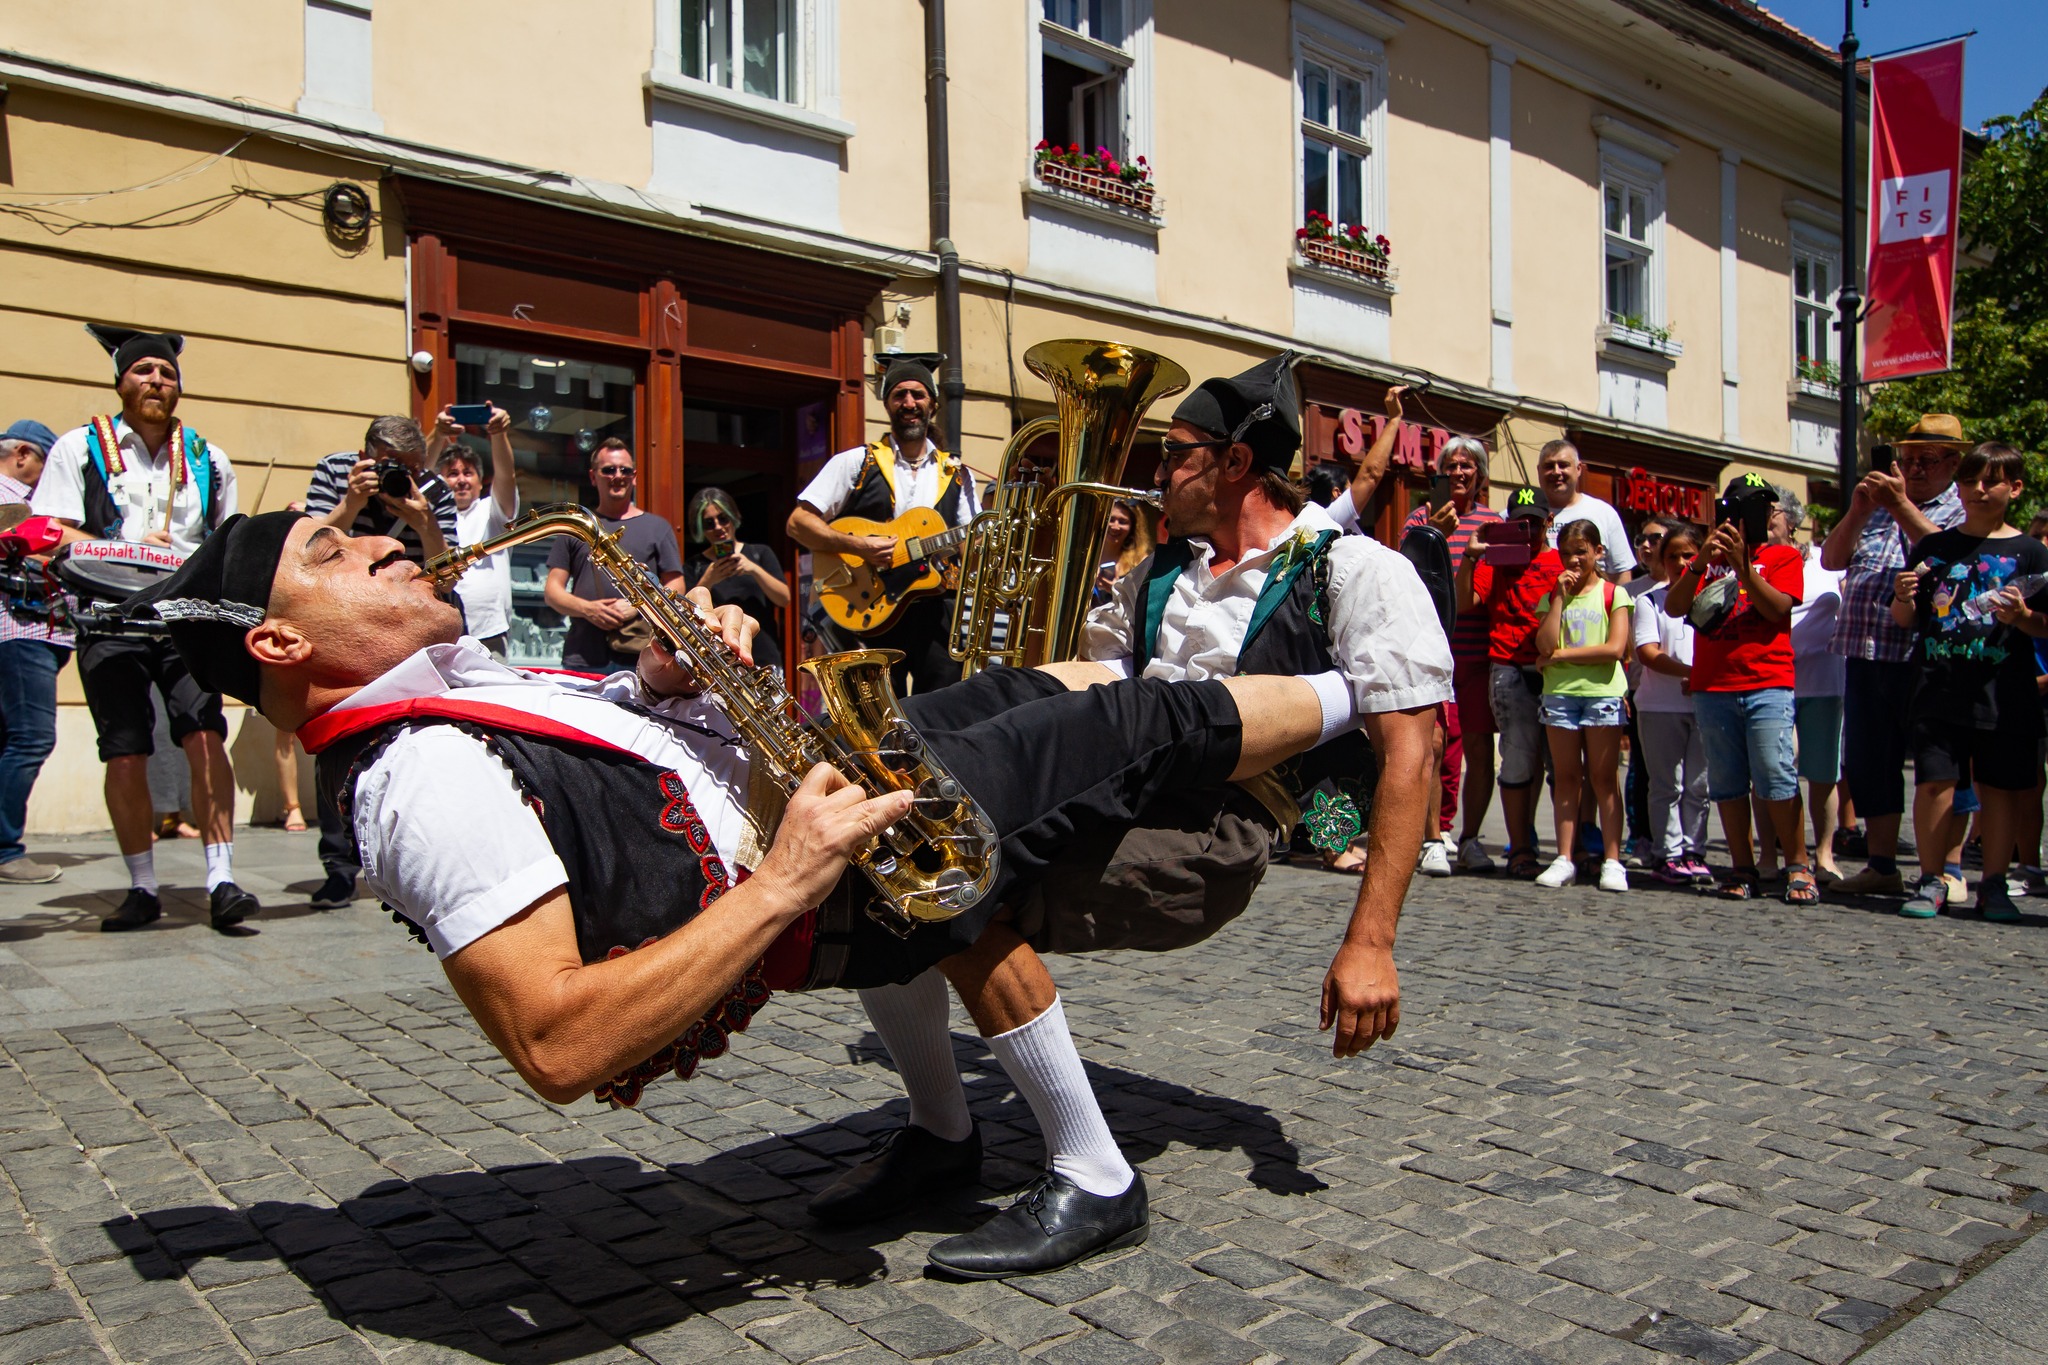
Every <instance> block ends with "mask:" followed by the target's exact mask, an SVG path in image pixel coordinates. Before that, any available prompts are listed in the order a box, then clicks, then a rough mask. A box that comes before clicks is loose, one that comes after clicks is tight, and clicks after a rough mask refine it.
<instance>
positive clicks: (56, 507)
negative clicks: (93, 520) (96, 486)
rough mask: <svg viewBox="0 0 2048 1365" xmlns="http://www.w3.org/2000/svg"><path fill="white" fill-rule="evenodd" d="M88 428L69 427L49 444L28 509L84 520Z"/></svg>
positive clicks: (77, 520)
mask: <svg viewBox="0 0 2048 1365" xmlns="http://www.w3.org/2000/svg"><path fill="white" fill-rule="evenodd" d="M87 458H89V457H88V456H87V455H86V453H85V428H84V427H79V428H77V429H76V430H73V431H67V432H65V433H64V434H63V435H62V436H59V437H58V438H57V444H55V445H53V446H51V447H50V454H49V458H48V459H46V460H45V461H44V462H43V477H42V478H41V479H40V480H39V481H38V482H37V483H36V491H35V493H34V495H33V496H32V497H30V498H29V504H28V505H29V510H30V511H31V512H33V513H34V514H35V515H36V516H39V517H57V518H59V519H61V520H64V521H69V522H73V523H76V524H77V525H80V526H82V525H84V524H85V462H86V460H87Z"/></svg>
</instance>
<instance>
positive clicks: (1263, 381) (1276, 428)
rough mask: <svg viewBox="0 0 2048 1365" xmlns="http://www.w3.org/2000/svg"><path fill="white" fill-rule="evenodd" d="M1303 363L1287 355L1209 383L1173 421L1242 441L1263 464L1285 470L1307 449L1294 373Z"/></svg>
mask: <svg viewBox="0 0 2048 1365" xmlns="http://www.w3.org/2000/svg"><path fill="white" fill-rule="evenodd" d="M1300 358H1301V357H1300V356H1299V355H1298V354H1296V353H1295V352H1293V351H1282V352H1281V353H1280V354H1279V355H1276V356H1274V357H1273V358H1272V359H1271V360H1267V361H1262V362H1260V363H1259V364H1257V365H1254V366H1252V367H1251V368H1250V369H1249V370H1246V371H1245V372H1244V373H1243V374H1240V375H1233V376H1232V377H1231V378H1229V379H1209V380H1204V381H1203V382H1202V384H1201V385H1200V386H1198V387H1197V388H1196V389H1195V390H1194V392H1192V393H1190V394H1189V395H1188V396H1187V397H1186V398H1183V399H1181V400H1180V406H1179V407H1177V408H1175V409H1174V410H1173V420H1174V421H1176V422H1186V423H1188V424H1189V425H1190V426H1196V427H1200V428H1201V429H1202V430H1203V431H1206V432H1209V433H1210V434H1211V435H1214V436H1219V437H1224V436H1227V437H1229V438H1230V440H1231V441H1232V442H1237V441H1242V442H1244V443H1245V444H1246V445H1248V446H1250V447H1251V448H1252V456H1253V458H1254V459H1256V460H1257V461H1258V463H1260V464H1261V465H1264V466H1267V467H1269V468H1284V467H1285V466H1286V465H1287V464H1289V463H1290V462H1291V461H1292V460H1293V459H1294V452H1295V451H1297V450H1299V449H1300V448H1301V403H1300V400H1299V398H1298V397H1297V396H1296V394H1295V391H1294V373H1293V371H1294V362H1295V361H1296V360H1299V359H1300Z"/></svg>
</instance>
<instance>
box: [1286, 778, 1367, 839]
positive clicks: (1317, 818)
mask: <svg viewBox="0 0 2048 1365" xmlns="http://www.w3.org/2000/svg"><path fill="white" fill-rule="evenodd" d="M1301 823H1302V824H1304V825H1306V826H1308V841H1309V842H1310V843H1312V844H1314V845H1315V846H1316V847H1317V848H1320V849H1323V850H1324V851H1326V852H1329V853H1335V852H1337V851H1338V850H1340V849H1342V848H1344V847H1346V846H1347V845H1349V844H1350V842H1351V841H1352V840H1353V839H1356V838H1357V837H1358V831H1359V830H1361V829H1363V828H1364V827H1365V822H1364V821H1363V820H1361V819H1360V818H1359V815H1358V803H1357V802H1355V801H1353V800H1352V799H1351V797H1350V796H1349V795H1347V794H1345V793H1343V792H1339V793H1338V794H1337V795H1335V796H1332V795H1330V793H1328V792H1317V793H1316V796H1315V800H1314V801H1312V802H1310V803H1309V808H1308V809H1307V810H1305V811H1303V812H1302V816H1301Z"/></svg>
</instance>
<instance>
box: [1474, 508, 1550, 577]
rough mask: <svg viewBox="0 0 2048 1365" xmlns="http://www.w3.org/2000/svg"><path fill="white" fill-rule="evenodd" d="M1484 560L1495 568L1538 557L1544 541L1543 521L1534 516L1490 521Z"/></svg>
mask: <svg viewBox="0 0 2048 1365" xmlns="http://www.w3.org/2000/svg"><path fill="white" fill-rule="evenodd" d="M1484 530H1485V532H1486V554H1485V557H1484V561H1483V562H1485V563H1487V564H1491V565H1493V566H1494V567H1495V568H1514V567H1516V566H1517V565H1522V564H1527V563H1528V562H1529V561H1530V560H1532V559H1534V558H1536V547H1537V546H1538V545H1540V544H1542V542H1543V523H1542V522H1540V521H1538V520H1536V519H1535V518H1534V517H1510V518H1508V519H1507V520H1506V521H1492V522H1488V523H1487V524H1486V526H1485V527H1484Z"/></svg>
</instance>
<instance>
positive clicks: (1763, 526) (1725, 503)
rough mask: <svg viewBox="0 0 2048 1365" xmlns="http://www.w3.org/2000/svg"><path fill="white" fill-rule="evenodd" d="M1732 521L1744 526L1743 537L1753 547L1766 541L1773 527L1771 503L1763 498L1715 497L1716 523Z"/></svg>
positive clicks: (1717, 524)
mask: <svg viewBox="0 0 2048 1365" xmlns="http://www.w3.org/2000/svg"><path fill="white" fill-rule="evenodd" d="M1725 523H1732V524H1734V525H1736V526H1740V527H1741V528H1742V539H1743V541H1744V542H1745V543H1747V544H1748V545H1749V546H1750V547H1751V548H1754V547H1756V546H1758V545H1761V544H1763V543H1764V540H1765V539H1766V537H1768V536H1769V534H1770V529H1771V504H1770V503H1769V501H1767V500H1766V499H1763V498H1743V499H1741V500H1739V501H1736V500H1731V499H1729V498H1716V499H1714V524H1715V525H1716V526H1719V525H1723V524H1725Z"/></svg>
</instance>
